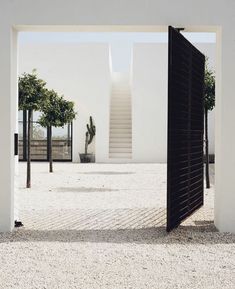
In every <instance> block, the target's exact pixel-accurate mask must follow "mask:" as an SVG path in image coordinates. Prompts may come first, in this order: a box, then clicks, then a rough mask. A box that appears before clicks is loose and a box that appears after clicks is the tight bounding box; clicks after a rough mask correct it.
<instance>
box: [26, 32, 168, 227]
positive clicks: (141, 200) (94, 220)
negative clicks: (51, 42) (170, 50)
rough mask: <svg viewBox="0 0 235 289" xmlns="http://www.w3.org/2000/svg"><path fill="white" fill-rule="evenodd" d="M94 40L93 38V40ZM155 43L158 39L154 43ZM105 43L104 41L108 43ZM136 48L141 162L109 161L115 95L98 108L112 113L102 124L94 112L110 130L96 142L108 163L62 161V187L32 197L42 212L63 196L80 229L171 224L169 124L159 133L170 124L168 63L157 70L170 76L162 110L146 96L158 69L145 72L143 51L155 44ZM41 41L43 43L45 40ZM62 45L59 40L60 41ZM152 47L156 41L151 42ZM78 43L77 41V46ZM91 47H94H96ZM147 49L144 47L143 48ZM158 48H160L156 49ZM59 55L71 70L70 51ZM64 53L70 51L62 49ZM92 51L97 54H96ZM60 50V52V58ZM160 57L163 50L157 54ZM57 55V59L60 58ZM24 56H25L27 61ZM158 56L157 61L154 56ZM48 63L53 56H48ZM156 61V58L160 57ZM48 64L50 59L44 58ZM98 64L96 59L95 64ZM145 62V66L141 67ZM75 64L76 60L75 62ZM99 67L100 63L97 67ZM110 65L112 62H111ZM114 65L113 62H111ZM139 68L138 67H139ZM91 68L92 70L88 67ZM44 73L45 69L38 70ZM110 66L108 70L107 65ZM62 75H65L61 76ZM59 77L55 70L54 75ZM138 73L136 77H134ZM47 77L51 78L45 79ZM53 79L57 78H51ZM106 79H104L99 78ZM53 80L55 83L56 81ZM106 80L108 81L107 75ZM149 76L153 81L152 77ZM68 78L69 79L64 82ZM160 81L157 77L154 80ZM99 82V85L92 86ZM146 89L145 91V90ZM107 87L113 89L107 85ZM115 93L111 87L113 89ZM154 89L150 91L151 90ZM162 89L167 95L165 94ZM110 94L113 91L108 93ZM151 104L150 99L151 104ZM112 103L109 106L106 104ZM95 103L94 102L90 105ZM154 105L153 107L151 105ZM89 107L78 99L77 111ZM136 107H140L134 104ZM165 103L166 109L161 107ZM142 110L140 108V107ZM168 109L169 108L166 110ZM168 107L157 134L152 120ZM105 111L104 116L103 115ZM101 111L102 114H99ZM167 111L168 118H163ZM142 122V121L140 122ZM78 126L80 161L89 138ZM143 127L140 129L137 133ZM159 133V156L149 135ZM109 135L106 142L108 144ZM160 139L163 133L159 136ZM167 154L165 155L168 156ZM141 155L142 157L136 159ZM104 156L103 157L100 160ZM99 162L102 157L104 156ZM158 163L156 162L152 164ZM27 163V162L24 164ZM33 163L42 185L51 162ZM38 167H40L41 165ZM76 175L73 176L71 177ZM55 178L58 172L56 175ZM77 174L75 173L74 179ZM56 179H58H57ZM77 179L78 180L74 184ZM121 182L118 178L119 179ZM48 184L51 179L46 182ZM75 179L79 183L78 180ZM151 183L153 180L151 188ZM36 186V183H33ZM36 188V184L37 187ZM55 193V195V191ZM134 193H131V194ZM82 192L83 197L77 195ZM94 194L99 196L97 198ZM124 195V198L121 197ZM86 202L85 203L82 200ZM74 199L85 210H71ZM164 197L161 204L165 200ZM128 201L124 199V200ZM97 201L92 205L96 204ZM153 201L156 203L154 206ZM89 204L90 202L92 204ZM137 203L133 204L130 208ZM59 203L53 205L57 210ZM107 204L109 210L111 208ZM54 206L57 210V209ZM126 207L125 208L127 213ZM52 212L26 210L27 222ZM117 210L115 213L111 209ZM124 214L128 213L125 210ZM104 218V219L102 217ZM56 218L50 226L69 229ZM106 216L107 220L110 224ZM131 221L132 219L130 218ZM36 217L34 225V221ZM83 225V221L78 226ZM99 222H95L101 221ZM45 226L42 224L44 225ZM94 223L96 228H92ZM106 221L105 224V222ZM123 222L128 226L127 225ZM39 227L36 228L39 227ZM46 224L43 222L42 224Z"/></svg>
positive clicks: (135, 135)
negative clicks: (81, 134)
mask: <svg viewBox="0 0 235 289" xmlns="http://www.w3.org/2000/svg"><path fill="white" fill-rule="evenodd" d="M166 36H167V34H165V36H164V37H166ZM93 41H94V40H93ZM154 44H155V46H157V45H156V43H154ZM161 44H162V45H165V46H166V49H165V51H164V53H165V55H166V56H167V41H166V42H165V43H164V42H163V43H161ZM105 45H106V44H105ZM105 45H103V46H105ZM135 45H136V47H135V55H134V54H132V61H134V58H133V57H134V56H135V57H139V60H138V61H139V63H137V64H138V66H137V67H138V72H136V75H133V73H132V79H136V83H138V84H139V86H135V88H134V90H133V94H132V104H133V101H136V102H135V106H134V107H133V106H132V122H131V123H132V129H131V137H132V158H133V153H134V154H135V156H136V161H135V162H133V161H132V160H131V161H130V163H129V164H128V162H127V161H125V163H124V164H123V160H121V162H120V164H117V163H116V164H110V160H108V159H109V158H108V154H109V153H110V152H109V151H108V148H110V145H109V142H108V141H109V140H110V139H109V138H108V137H107V136H110V134H109V124H110V123H109V116H110V114H109V113H107V112H108V108H109V101H110V98H107V99H106V100H107V102H106V103H103V104H104V105H103V108H101V109H100V110H99V114H102V112H104V114H105V115H106V116H107V120H108V121H107V123H105V124H103V122H102V121H100V120H98V119H97V117H95V118H94V119H95V122H96V126H97V129H99V127H100V128H101V127H102V124H103V126H104V128H106V132H105V133H104V134H103V135H101V136H100V137H99V136H98V135H97V137H96V143H95V152H96V153H97V148H99V149H100V147H101V146H102V149H104V148H105V149H106V155H105V157H107V159H106V160H107V164H98V163H97V164H89V165H79V164H76V163H71V164H65V165H64V164H63V166H62V164H60V165H59V164H58V172H59V173H58V175H57V176H56V178H57V180H55V182H56V184H58V186H53V185H52V184H50V185H49V186H48V190H46V188H44V189H42V190H41V192H40V190H38V191H37V193H36V190H35V195H34V197H35V200H31V202H32V204H34V205H35V204H36V203H37V202H36V199H37V201H39V202H38V203H40V202H42V203H41V204H40V205H39V207H38V208H40V209H39V211H40V210H42V211H43V210H45V209H46V208H47V206H49V207H50V205H49V204H51V208H52V207H53V205H52V202H51V200H52V199H50V198H51V197H52V195H54V196H53V198H55V199H57V200H55V201H54V203H55V207H57V206H58V207H59V206H60V205H59V203H58V200H60V202H61V203H63V206H64V211H63V212H60V214H61V213H62V214H63V218H64V219H66V220H67V221H68V220H69V223H70V225H71V227H69V228H71V229H74V228H76V229H79V228H80V229H81V230H82V226H83V227H84V228H86V229H88V228H89V226H91V227H90V228H91V229H92V228H94V229H99V228H100V229H102V228H105V227H107V226H108V227H109V226H110V228H111V227H112V226H113V228H116V229H117V228H118V229H123V228H124V227H125V226H126V227H125V228H127V229H128V228H129V227H130V228H131V227H133V228H134V229H137V228H138V229H146V228H153V227H155V226H159V224H160V227H161V228H163V227H164V230H165V225H166V184H167V180H166V164H164V161H163V160H164V158H165V162H166V149H167V146H166V142H167V138H166V133H167V131H166V129H165V133H164V134H163V135H161V134H159V131H161V129H160V127H162V128H163V129H164V127H165V128H166V126H167V122H166V119H167V107H166V106H167V86H166V84H167V66H166V64H167V63H165V71H164V73H161V71H160V72H158V75H161V74H162V75H163V74H164V76H165V80H164V79H162V78H160V79H159V83H163V84H164V81H165V90H164V89H163V93H165V102H164V103H162V104H161V105H157V106H156V107H157V108H158V111H157V112H156V111H154V106H153V103H152V102H151V98H150V99H148V101H146V98H145V99H144V98H143V94H144V93H143V91H144V89H143V87H146V86H149V84H152V87H154V71H155V70H154V69H153V66H151V69H152V70H150V71H149V72H146V68H145V71H143V70H142V71H141V69H140V68H141V67H142V69H144V66H143V65H145V67H149V66H148V64H150V63H151V57H149V59H148V61H147V62H145V60H144V53H145V55H146V52H147V51H150V50H151V49H152V48H153V47H148V44H146V43H135ZM40 46H41V47H42V44H41V43H40ZM57 46H58V43H57ZM82 46H83V48H85V49H84V50H86V51H87V47H85V44H84V43H83V44H82ZM98 46H99V49H100V50H102V49H101V48H103V47H101V46H102V45H98ZM149 46H151V45H149ZM73 48H74V45H73ZM81 50H82V49H81ZM84 50H83V51H80V52H81V55H82V56H81V57H84V54H82V53H84ZM91 50H92V49H91ZM141 50H142V51H144V53H143V52H141ZM106 51H107V52H109V51H110V47H109V45H106ZM155 51H156V52H157V50H155ZM57 53H58V55H59V56H60V60H62V59H63V57H64V58H65V59H67V66H66V68H67V69H68V70H67V71H69V61H68V53H65V52H62V51H61V50H59V47H58V51H57ZM63 53H65V54H63ZM141 53H142V55H143V59H140V58H141ZM91 54H92V53H91ZM58 55H57V57H58ZM34 56H35V51H34ZM106 56H107V57H109V53H107V54H106ZM148 56H151V54H149V55H148ZM158 56H159V55H158ZM57 59H58V58H57ZM22 61H23V60H22ZM90 61H91V60H90V59H89V58H88V59H86V63H85V64H88V65H87V67H89V63H90ZM155 61H157V60H156V59H155ZM48 62H49V61H48ZM155 63H157V62H155ZM137 64H136V63H134V62H133V63H132V65H133V66H134V65H137ZM44 65H45V63H44ZM93 65H94V63H93ZM141 65H142V66H141ZM75 66H76V63H75ZM99 67H100V66H99V65H98V68H99ZM32 68H37V67H36V65H35V64H33V67H32ZM106 68H107V67H106ZM108 68H109V67H108ZM135 68H136V66H135ZM87 70H89V69H87ZM38 71H39V72H40V70H38ZM48 71H49V72H50V70H49V69H48V70H47V72H48ZM107 71H108V70H107ZM80 73H81V74H82V71H80ZM148 73H149V74H148ZM150 74H151V75H152V79H151V81H152V83H151V82H147V83H144V82H145V81H146V78H145V77H146V75H150ZM62 76H63V75H62ZM53 77H54V78H55V75H54V76H53ZM134 77H135V78H134ZM141 77H142V86H143V87H142V88H141V87H140V79H141ZM69 78H70V79H72V81H73V82H74V83H75V86H76V85H77V86H79V85H81V84H78V83H79V78H77V77H76V76H75V75H74V74H73V75H69ZM93 78H94V79H95V77H94V75H90V80H88V81H90V83H92V81H91V80H93ZM64 79H65V80H67V78H66V76H64ZM81 79H82V80H81V82H83V84H84V76H83V78H81ZM45 80H47V79H45ZM52 80H53V79H52ZM99 80H100V81H101V79H99ZM53 81H54V82H53ZM53 81H52V82H51V83H53V84H54V83H55V79H54V80H53ZM94 81H97V79H95V80H94ZM102 81H103V80H102ZM148 81H150V80H149V79H148ZM64 82H65V81H64ZM155 82H156V81H155ZM96 85H97V86H98V85H99V86H100V88H101V89H102V87H103V86H104V85H106V84H105V82H104V81H103V82H101V83H96ZM91 86H92V85H91ZM93 87H94V86H93ZM79 89H81V91H82V89H83V90H84V86H81V87H80V88H79ZM141 89H142V90H141ZM107 91H108V89H107ZM68 92H69V93H70V95H71V94H72V90H71V88H70V90H68ZM109 92H110V91H109ZM150 92H151V91H150ZM88 93H89V94H90V93H91V90H90V87H88ZM151 93H152V94H150V93H149V91H148V93H147V94H146V92H145V94H146V95H148V96H149V95H150V96H151V97H152V96H154V95H155V96H156V95H157V94H156V86H155V92H151ZM163 93H162V95H163ZM133 95H135V96H136V98H135V100H134V98H133ZM109 96H110V95H109ZM92 102H94V98H92V97H90V99H89V102H88V103H90V104H91V103H92ZM146 103H147V104H146ZM106 105H108V106H106ZM94 106H96V107H97V106H98V107H99V105H97V102H96V101H95V102H94ZM90 107H91V106H90ZM151 107H152V110H151ZM87 108H89V106H88V105H86V106H85V105H84V104H83V103H82V102H80V103H79V102H78V114H79V110H81V111H82V112H86V115H89V114H90V111H87ZM134 108H135V109H134ZM141 108H142V111H144V112H145V113H146V114H145V116H143V115H142V121H141V118H139V116H140V113H141V111H140V110H141ZM162 108H164V109H162ZM138 109H139V111H138ZM164 110H165V111H164ZM161 111H164V112H163V114H161V117H162V122H161V120H160V121H158V124H157V125H158V126H159V131H158V134H157V133H156V131H153V127H155V126H156V124H154V122H153V117H154V114H155V115H158V116H159V115H160V112H161ZM104 114H103V115H104ZM96 115H98V114H96ZM164 116H165V118H164ZM143 119H145V120H146V123H148V124H149V123H150V120H152V127H151V128H150V127H149V126H148V125H144V124H143ZM86 121H87V120H84V121H83V124H82V125H84V124H85V122H86ZM141 122H142V124H141ZM134 123H135V126H134V127H133V124H134ZM163 123H164V124H163ZM79 125H80V124H76V123H74V125H73V135H74V138H73V156H74V161H76V160H77V157H78V152H79V146H78V143H79V142H81V145H80V147H83V146H84V145H83V142H84V140H81V139H80V138H82V137H80V138H79V137H78V135H77V134H76V136H75V133H74V132H75V130H76V129H78V130H79ZM138 131H139V133H138ZM140 131H142V132H143V133H145V135H143V134H142V133H141V132H140ZM151 135H152V136H154V139H155V140H156V138H157V136H158V135H161V137H162V138H163V139H164V141H165V143H161V144H159V142H155V145H156V148H157V149H156V151H157V153H158V156H156V155H154V154H153V147H154V142H153V141H152V139H151V138H149V136H151ZM104 139H105V141H106V143H105V144H104ZM134 139H135V142H134V143H133V140H134ZM158 141H159V138H158ZM135 143H136V144H137V145H136V146H135V147H134V146H133V145H134V144H135ZM164 145H165V152H164V151H161V148H162V147H163V146H164ZM102 149H100V152H101V156H102V154H104V151H103V150H102ZM147 152H149V156H148V158H147ZM160 152H161V153H162V156H161V157H162V160H161V161H156V159H157V157H159V155H160ZM145 153H146V154H145ZM164 153H165V155H164ZM144 157H146V159H145V160H144ZM137 158H139V159H138V160H137ZM98 160H99V159H98ZM99 162H100V163H101V162H102V161H99ZM157 162H160V163H162V164H156V163H157ZM139 163H149V164H139ZM152 163H153V164H152ZM23 165H24V164H22V166H23ZM33 166H34V167H35V176H36V175H37V176H39V177H40V178H41V180H40V181H39V183H38V184H37V186H38V189H39V186H40V183H41V184H42V180H45V179H46V177H45V173H46V170H45V171H44V168H46V166H45V167H44V164H33ZM36 167H37V168H36ZM23 170H24V168H22V171H23ZM36 170H38V172H36ZM65 173H66V174H67V176H66V179H64V181H63V183H65V184H66V185H63V184H61V183H59V181H60V180H62V177H63V176H65ZM72 175H73V177H72ZM53 177H54V176H53ZM74 177H75V178H74ZM56 178H55V179H56ZM50 180H52V178H51V176H50V177H49V179H48V182H49V181H50ZM92 181H94V185H92ZM138 181H141V182H142V184H140V183H139V182H138ZM73 182H74V183H73ZM115 182H116V183H115ZM45 184H46V182H45ZM74 184H75V185H74ZM148 185H150V186H149V187H148ZM33 187H34V186H33ZM32 190H33V189H32ZM44 190H45V192H46V191H47V192H48V194H47V197H48V203H47V205H46V202H47V201H45V200H46V196H45V195H44V193H43V191H44ZM50 192H51V194H50ZM128 192H129V195H128ZM158 192H161V194H163V195H164V197H163V198H161V200H160V198H159V199H158V197H157V193H158ZM24 194H25V196H26V194H27V192H26V191H25V193H24ZM65 194H67V195H68V199H69V200H66V198H64V196H65ZM124 194H126V198H125V197H124V198H122V197H123V196H124ZM153 194H155V195H156V196H153ZM77 196H79V198H78V197H77ZM110 197H112V198H113V200H112V203H111V204H110V206H109V207H107V204H108V199H109V198H110ZM92 198H94V199H92ZM122 200H123V201H122ZM82 201H83V202H84V203H83V204H82ZM99 201H100V202H101V204H100V207H99V208H98V209H97V208H94V207H93V206H94V204H98V202H99ZM69 202H71V204H70V205H71V206H72V207H73V208H76V205H75V204H76V203H77V204H78V203H79V205H81V204H82V205H81V207H80V209H81V214H80V213H79V212H78V210H75V211H74V212H73V213H72V209H71V208H70V205H68V203H69ZM88 202H90V203H89V205H88V206H87V207H83V205H84V204H88ZM161 202H162V203H161ZM124 203H125V204H124ZM91 204H92V205H91ZM153 204H154V206H153ZM23 206H24V209H25V211H27V210H26V208H27V206H28V204H24V205H23ZM89 206H90V207H89ZM131 206H132V207H131ZM55 207H54V210H55ZM107 208H108V209H107ZM54 210H52V211H53V212H54ZM122 210H123V212H122ZM52 211H51V213H50V214H51V217H49V216H48V217H49V218H47V219H44V221H43V220H42V219H40V218H41V216H40V214H39V213H38V219H37V218H34V220H33V221H31V222H30V221H29V219H30V218H28V217H27V213H26V215H25V221H24V220H23V222H24V223H26V220H27V222H30V223H31V225H32V226H36V227H37V226H38V225H39V224H44V225H45V222H47V221H46V220H48V219H50V220H53V218H52V215H53V214H54V213H53V212H52ZM112 212H113V214H112ZM122 213H124V215H123V214H122ZM99 218H100V219H99ZM54 219H57V221H55V220H54V221H53V222H51V223H50V224H51V225H50V226H49V225H48V224H47V225H48V228H50V229H53V228H54V229H55V228H59V227H61V228H65V227H66V226H67V227H66V228H68V226H69V224H68V223H66V222H65V223H63V219H60V218H58V216H57V217H55V218H54ZM88 219H90V220H91V221H90V222H87V220H88ZM78 220H82V222H80V223H79V222H78ZM104 220H106V221H107V222H108V223H105V221H104ZM115 220H116V225H115ZM131 220H132V221H131ZM32 222H33V224H32ZM78 224H80V225H79V226H80V227H79V226H78ZM95 224H96V225H97V224H98V225H97V226H96V225H95ZM44 225H43V226H44ZM54 225H55V226H57V227H53V226H54ZM92 226H93V227H92ZM102 226H103V227H102ZM123 226H124V227H123ZM36 227H35V228H36ZM41 228H42V227H41Z"/></svg>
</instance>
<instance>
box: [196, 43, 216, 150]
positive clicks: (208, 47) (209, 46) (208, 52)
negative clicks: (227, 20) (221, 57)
mask: <svg viewBox="0 0 235 289" xmlns="http://www.w3.org/2000/svg"><path fill="white" fill-rule="evenodd" d="M194 45H195V46H196V47H197V48H198V49H199V50H200V51H201V52H202V53H204V54H205V56H207V57H208V63H209V67H210V68H211V69H212V70H213V71H216V44H214V43H194ZM208 130H209V136H208V137H209V153H210V154H214V153H215V108H214V109H213V111H211V112H209V115H208Z"/></svg>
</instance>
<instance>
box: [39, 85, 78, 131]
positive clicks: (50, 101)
mask: <svg viewBox="0 0 235 289" xmlns="http://www.w3.org/2000/svg"><path fill="white" fill-rule="evenodd" d="M75 116H76V113H75V111H74V103H73V102H72V101H67V100H65V99H64V98H63V96H59V95H58V94H57V93H56V92H55V91H54V90H47V98H46V101H45V102H44V103H43V107H42V115H41V117H40V119H39V120H38V122H39V123H40V125H41V126H43V127H48V126H54V127H63V126H64V125H65V124H67V123H70V122H72V120H73V119H74V118H75Z"/></svg>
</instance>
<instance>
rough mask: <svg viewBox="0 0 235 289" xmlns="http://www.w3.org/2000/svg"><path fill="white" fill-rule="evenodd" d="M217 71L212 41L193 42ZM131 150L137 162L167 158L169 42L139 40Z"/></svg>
mask: <svg viewBox="0 0 235 289" xmlns="http://www.w3.org/2000/svg"><path fill="white" fill-rule="evenodd" d="M194 45H195V46H196V47H197V48H198V49H200V51H202V52H203V53H204V54H205V55H206V56H208V58H209V64H210V67H211V68H212V69H213V70H215V69H216V67H215V59H216V47H215V44H213V43H194ZM132 58H133V59H132V132H133V137H132V150H133V161H134V162H160V163H161V162H163V163H164V162H166V161H167V85H168V44H167V43H138V44H135V45H134V47H133V57H132ZM209 151H210V154H214V151H215V120H214V111H213V112H211V113H209Z"/></svg>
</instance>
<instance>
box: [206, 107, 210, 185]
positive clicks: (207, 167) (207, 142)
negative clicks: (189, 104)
mask: <svg viewBox="0 0 235 289" xmlns="http://www.w3.org/2000/svg"><path fill="white" fill-rule="evenodd" d="M205 155H206V188H207V189H209V188H210V173H209V140H208V110H205Z"/></svg>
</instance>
